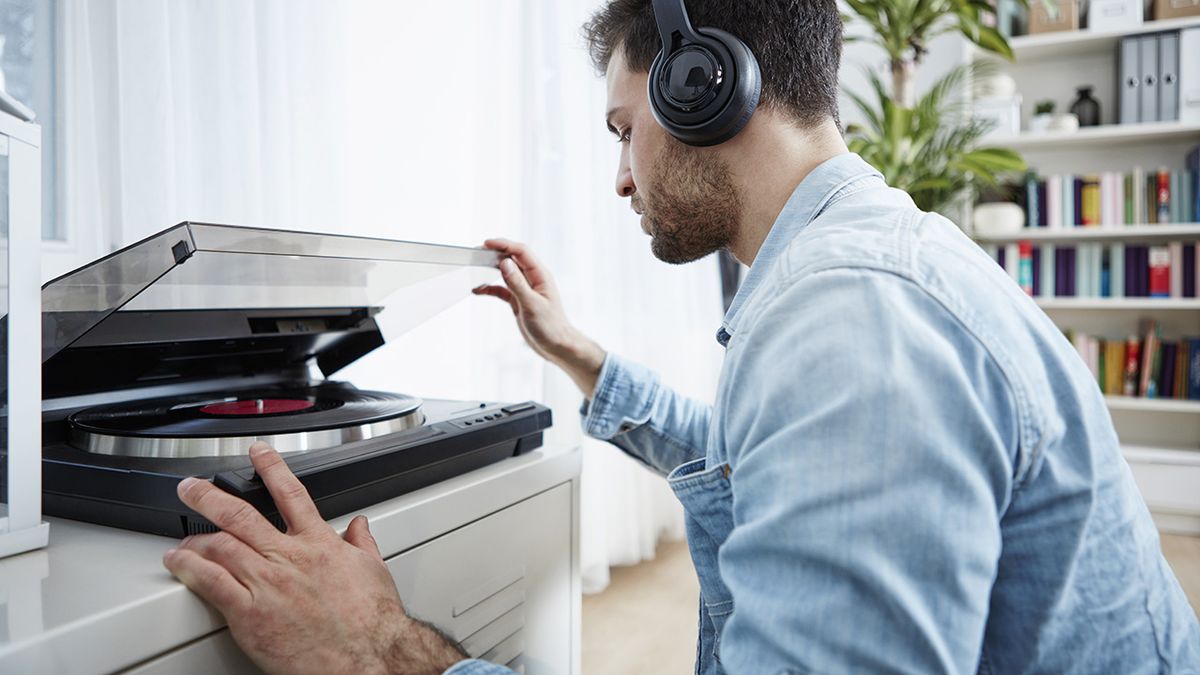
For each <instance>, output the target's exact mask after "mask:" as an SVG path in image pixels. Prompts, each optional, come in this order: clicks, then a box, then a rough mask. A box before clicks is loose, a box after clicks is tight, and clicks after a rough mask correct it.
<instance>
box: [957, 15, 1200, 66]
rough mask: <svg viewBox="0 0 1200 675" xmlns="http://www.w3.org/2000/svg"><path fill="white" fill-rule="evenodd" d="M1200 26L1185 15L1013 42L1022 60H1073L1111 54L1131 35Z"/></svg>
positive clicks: (1018, 57) (1198, 21) (1199, 20)
mask: <svg viewBox="0 0 1200 675" xmlns="http://www.w3.org/2000/svg"><path fill="white" fill-rule="evenodd" d="M1193 26H1200V18H1197V17H1194V16H1193V17H1185V18H1182V19H1166V20H1163V21H1148V22H1146V23H1144V24H1142V25H1141V26H1136V27H1131V28H1127V29H1125V30H1119V31H1100V32H1097V31H1089V30H1078V31H1068V32H1061V33H1045V34H1042V35H1022V36H1020V37H1015V38H1013V39H1012V40H1011V41H1010V42H1009V45H1010V46H1011V47H1012V50H1013V54H1014V55H1015V56H1016V58H1017V60H1018V61H1024V62H1030V61H1037V60H1040V59H1069V58H1076V57H1079V56H1084V55H1088V54H1096V53H1110V52H1112V51H1113V50H1115V49H1116V48H1117V43H1118V42H1120V41H1121V38H1123V37H1125V36H1127V35H1143V34H1146V33H1157V32H1160V31H1167V30H1177V29H1180V28H1191V27H1193ZM978 56H979V57H986V58H992V57H991V55H990V54H985V53H984V52H982V51H980V52H978Z"/></svg>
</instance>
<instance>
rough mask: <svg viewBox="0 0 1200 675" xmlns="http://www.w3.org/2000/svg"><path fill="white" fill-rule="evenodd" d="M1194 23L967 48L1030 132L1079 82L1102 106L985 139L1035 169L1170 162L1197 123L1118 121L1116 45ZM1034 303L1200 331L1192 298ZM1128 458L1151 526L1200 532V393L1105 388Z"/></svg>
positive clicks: (1172, 332) (1196, 233)
mask: <svg viewBox="0 0 1200 675" xmlns="http://www.w3.org/2000/svg"><path fill="white" fill-rule="evenodd" d="M1197 26H1200V17H1189V18H1184V19H1173V20H1165V21H1149V22H1147V23H1145V24H1143V25H1142V26H1137V27H1131V28H1128V29H1125V30H1121V31H1111V32H1090V31H1086V30H1085V31H1073V32H1061V33H1049V34H1043V35H1030V36H1021V37H1016V38H1013V39H1012V40H1011V42H1010V44H1011V46H1012V49H1013V52H1014V55H1015V60H1014V61H1013V62H1011V63H1010V62H1008V61H1005V60H1003V59H999V58H998V57H996V56H995V55H992V54H987V53H984V52H983V51H982V50H979V49H978V48H975V47H973V46H966V47H965V48H964V50H963V55H964V60H966V61H972V60H988V61H991V62H994V63H995V64H996V67H997V68H998V69H999V70H1000V71H1001V72H1004V73H1007V74H1008V75H1010V76H1011V77H1012V78H1013V79H1014V80H1015V81H1016V83H1017V90H1018V92H1019V93H1020V94H1021V95H1022V97H1023V104H1022V108H1023V110H1022V129H1028V128H1029V123H1030V117H1031V114H1032V109H1033V107H1034V104H1035V103H1037V102H1038V101H1042V100H1051V101H1054V102H1055V103H1056V105H1057V110H1058V111H1059V112H1066V111H1068V110H1069V109H1070V106H1071V102H1072V101H1073V100H1074V98H1075V90H1076V88H1077V87H1080V86H1088V85H1090V86H1092V87H1093V96H1094V97H1095V98H1096V99H1097V100H1099V101H1100V103H1101V106H1102V112H1101V122H1102V126H1098V127H1088V128H1083V129H1080V130H1078V131H1075V132H1045V133H1037V134H1034V133H1029V132H1024V133H1021V134H1017V135H1007V136H1004V135H993V136H990V137H988V138H987V139H985V141H984V142H985V143H986V144H987V145H990V146H996V147H1006V148H1011V149H1013V150H1016V151H1018V152H1020V153H1022V154H1023V155H1024V156H1025V159H1026V161H1027V162H1028V163H1029V165H1030V167H1031V168H1032V169H1034V170H1037V171H1038V172H1039V173H1041V174H1043V175H1054V174H1059V175H1063V174H1075V175H1084V174H1097V175H1098V174H1102V173H1105V172H1122V173H1124V172H1128V171H1131V170H1132V169H1133V168H1134V167H1139V166H1140V167H1142V168H1143V169H1145V170H1147V171H1149V170H1155V169H1159V168H1165V169H1167V170H1171V171H1178V170H1181V169H1183V168H1184V155H1185V154H1186V152H1187V149H1189V148H1191V147H1193V146H1195V145H1196V144H1198V143H1200V125H1198V124H1183V123H1179V122H1160V123H1146V124H1125V125H1118V124H1114V122H1115V121H1116V119H1117V106H1116V102H1117V91H1116V82H1117V65H1116V51H1117V49H1118V46H1119V44H1120V40H1121V38H1123V37H1125V36H1127V35H1138V34H1146V33H1156V32H1161V31H1169V30H1176V29H1180V28H1191V27H1197ZM976 240H977V241H979V242H980V244H982V245H989V246H999V247H1005V246H1009V245H1012V244H1016V243H1019V242H1023V241H1029V242H1031V243H1032V244H1034V245H1035V246H1040V245H1055V246H1072V245H1076V244H1100V245H1103V246H1106V247H1107V246H1109V245H1113V244H1129V245H1139V246H1140V245H1165V244H1167V243H1170V242H1186V243H1190V244H1200V222H1192V223H1183V224H1138V225H1120V226H1101V227H1079V228H1062V229H1051V228H1038V229H1031V230H1022V231H1020V232H1015V233H1012V234H1003V235H994V236H979V237H976ZM1035 301H1036V302H1037V304H1038V306H1039V307H1040V308H1041V309H1042V310H1043V311H1044V312H1045V313H1046V315H1047V316H1048V317H1049V318H1050V319H1051V320H1052V321H1054V323H1055V324H1056V325H1058V326H1059V327H1060V328H1062V329H1064V331H1065V330H1067V329H1074V330H1076V331H1080V332H1084V333H1087V334H1089V335H1094V336H1100V337H1106V338H1108V339H1121V338H1124V337H1129V336H1133V335H1136V334H1138V331H1139V323H1140V322H1141V321H1142V320H1144V319H1154V320H1155V321H1157V322H1158V324H1159V326H1160V329H1161V330H1162V333H1163V335H1164V336H1166V337H1169V338H1171V339H1178V338H1182V337H1197V336H1200V299H1197V298H1094V297H1039V298H1036V299H1035ZM1105 403H1106V405H1107V407H1108V410H1109V414H1110V416H1111V417H1112V420H1113V424H1114V426H1115V427H1116V429H1117V435H1118V436H1119V438H1120V440H1121V444H1122V450H1123V452H1124V454H1125V458H1126V460H1127V461H1128V462H1129V464H1130V467H1131V469H1132V470H1133V474H1134V479H1135V480H1136V481H1137V483H1138V486H1139V487H1140V488H1141V490H1142V493H1143V495H1144V497H1145V498H1146V501H1147V503H1148V504H1149V505H1150V508H1151V511H1152V512H1153V513H1154V516H1155V519H1156V521H1158V523H1159V526H1160V527H1162V528H1163V529H1165V530H1170V531H1178V532H1187V533H1191V534H1200V490H1197V489H1196V486H1197V485H1200V401H1183V400H1174V399H1163V398H1154V399H1147V398H1135V397H1126V396H1106V397H1105Z"/></svg>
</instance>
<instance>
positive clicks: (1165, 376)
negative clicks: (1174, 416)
mask: <svg viewBox="0 0 1200 675" xmlns="http://www.w3.org/2000/svg"><path fill="white" fill-rule="evenodd" d="M1177 346H1178V345H1177V344H1176V343H1174V342H1163V343H1162V356H1161V357H1160V364H1159V371H1158V396H1159V398H1174V397H1175V350H1176V347H1177Z"/></svg>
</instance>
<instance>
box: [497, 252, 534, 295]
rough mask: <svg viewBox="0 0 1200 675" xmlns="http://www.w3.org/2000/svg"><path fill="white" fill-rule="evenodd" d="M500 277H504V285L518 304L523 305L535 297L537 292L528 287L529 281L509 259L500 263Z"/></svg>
mask: <svg viewBox="0 0 1200 675" xmlns="http://www.w3.org/2000/svg"><path fill="white" fill-rule="evenodd" d="M500 275H501V276H502V277H504V285H506V286H508V290H510V291H512V294H513V296H514V297H515V298H516V300H517V302H518V303H519V304H522V305H524V304H525V303H527V302H529V301H531V300H533V299H534V298H535V297H537V292H536V291H534V290H533V288H531V287H530V286H529V280H527V279H526V278H525V274H524V273H523V272H522V271H521V269H520V268H519V267H517V263H515V262H513V261H512V259H511V258H505V259H504V260H501V261H500Z"/></svg>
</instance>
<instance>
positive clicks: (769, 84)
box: [583, 0, 842, 126]
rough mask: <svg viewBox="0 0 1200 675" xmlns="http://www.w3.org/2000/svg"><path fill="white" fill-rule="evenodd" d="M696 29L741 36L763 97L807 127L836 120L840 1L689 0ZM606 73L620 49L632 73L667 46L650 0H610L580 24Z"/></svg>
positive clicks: (766, 103) (647, 67)
mask: <svg viewBox="0 0 1200 675" xmlns="http://www.w3.org/2000/svg"><path fill="white" fill-rule="evenodd" d="M687 10H688V15H689V17H690V18H691V20H692V25H693V26H696V27H697V28H705V27H711V28H719V29H721V30H723V31H725V32H727V33H732V34H733V35H735V36H737V37H739V38H741V40H742V41H743V42H745V43H746V45H747V46H748V47H750V51H751V52H753V53H754V56H755V58H757V59H758V64H759V67H760V68H761V69H762V78H763V87H762V103H763V105H764V106H767V107H770V108H773V109H775V110H777V111H780V112H783V113H787V114H790V115H791V116H792V117H793V118H795V120H796V121H797V122H798V123H800V124H801V125H803V126H814V125H816V124H817V123H819V122H820V121H821V120H823V119H826V118H829V117H832V118H833V119H834V120H837V118H838V102H837V81H838V80H837V78H838V65H839V62H840V61H841V58H842V17H841V14H840V13H839V12H838V8H837V3H836V1H835V0H688V2H687ZM583 32H584V36H585V37H586V38H587V44H588V51H589V52H590V53H591V57H592V63H593V64H595V66H596V70H597V71H599V72H600V74H601V75H603V74H604V73H605V71H607V70H608V63H609V61H610V60H612V57H613V54H614V53H615V52H616V50H618V49H620V50H621V53H622V55H623V56H624V57H625V62H626V63H627V64H628V66H629V68H630V69H631V70H634V71H641V72H649V71H650V64H651V63H653V62H654V57H655V55H657V54H658V51H659V49H661V48H662V41H661V39H660V38H659V34H658V28H657V26H656V24H655V22H654V10H653V9H652V8H651V4H650V0H611V1H610V2H609V3H608V4H607V5H605V6H604V8H603V9H601V10H600V11H598V12H597V13H596V15H595V16H593V17H592V19H591V21H588V22H587V24H585V25H584V27H583Z"/></svg>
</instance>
